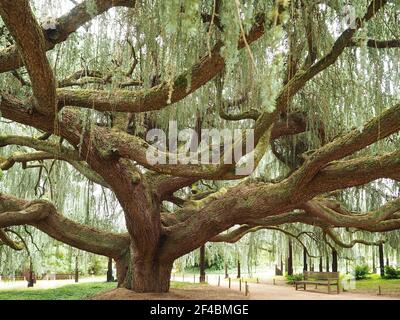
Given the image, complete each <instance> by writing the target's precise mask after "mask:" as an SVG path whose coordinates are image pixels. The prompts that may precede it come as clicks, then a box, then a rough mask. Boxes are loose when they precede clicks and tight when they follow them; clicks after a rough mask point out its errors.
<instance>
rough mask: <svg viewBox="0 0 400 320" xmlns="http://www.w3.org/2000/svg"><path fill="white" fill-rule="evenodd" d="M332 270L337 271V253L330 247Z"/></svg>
mask: <svg viewBox="0 0 400 320" xmlns="http://www.w3.org/2000/svg"><path fill="white" fill-rule="evenodd" d="M332 272H338V254H337V251H336V249H332Z"/></svg>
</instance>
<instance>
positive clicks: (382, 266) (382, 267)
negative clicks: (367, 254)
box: [379, 243, 385, 277]
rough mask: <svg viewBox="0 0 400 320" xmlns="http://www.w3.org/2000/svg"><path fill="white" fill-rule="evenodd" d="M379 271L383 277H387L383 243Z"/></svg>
mask: <svg viewBox="0 0 400 320" xmlns="http://www.w3.org/2000/svg"><path fill="white" fill-rule="evenodd" d="M379 271H380V273H381V277H384V276H385V261H384V256H383V243H380V244H379Z"/></svg>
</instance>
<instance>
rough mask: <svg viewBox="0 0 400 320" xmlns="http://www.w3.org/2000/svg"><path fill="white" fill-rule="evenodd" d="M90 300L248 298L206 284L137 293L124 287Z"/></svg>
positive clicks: (237, 292)
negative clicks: (160, 291)
mask: <svg viewBox="0 0 400 320" xmlns="http://www.w3.org/2000/svg"><path fill="white" fill-rule="evenodd" d="M91 300H248V298H247V297H245V296H244V295H243V293H240V292H239V291H234V290H229V289H225V288H218V287H212V286H208V285H194V284H193V285H187V286H185V287H183V288H179V289H170V292H168V293H137V292H134V291H131V290H128V289H125V288H118V289H114V290H111V291H107V292H103V293H101V294H98V295H96V296H94V297H92V298H91Z"/></svg>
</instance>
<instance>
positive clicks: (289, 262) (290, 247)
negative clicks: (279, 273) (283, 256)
mask: <svg viewBox="0 0 400 320" xmlns="http://www.w3.org/2000/svg"><path fill="white" fill-rule="evenodd" d="M287 274H288V275H289V276H291V275H293V244H292V239H289V244H288V259H287Z"/></svg>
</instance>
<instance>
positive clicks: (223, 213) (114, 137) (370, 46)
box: [0, 0, 400, 292]
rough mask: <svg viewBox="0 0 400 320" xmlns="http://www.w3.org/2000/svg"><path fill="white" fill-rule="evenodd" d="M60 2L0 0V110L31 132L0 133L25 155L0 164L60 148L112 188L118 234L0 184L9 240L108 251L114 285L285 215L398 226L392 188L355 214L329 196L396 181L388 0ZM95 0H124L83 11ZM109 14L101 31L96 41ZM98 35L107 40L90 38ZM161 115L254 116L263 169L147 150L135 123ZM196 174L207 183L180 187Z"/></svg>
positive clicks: (397, 43) (399, 204) (148, 282)
mask: <svg viewBox="0 0 400 320" xmlns="http://www.w3.org/2000/svg"><path fill="white" fill-rule="evenodd" d="M36 2H40V1H36ZM62 2H66V3H69V5H71V2H72V3H74V5H75V6H74V7H73V8H72V9H71V10H70V11H69V12H67V13H65V14H63V15H62V16H60V17H58V18H56V17H53V18H52V19H50V20H49V21H46V22H44V23H39V22H38V19H37V18H36V16H37V15H38V14H40V10H39V9H38V8H36V7H35V9H36V10H35V11H34V12H35V13H34V12H33V11H32V8H31V5H32V3H35V1H32V3H31V4H30V3H29V1H28V0H4V1H1V2H0V14H1V17H2V20H3V23H4V26H3V27H2V29H1V30H2V34H1V35H0V36H1V37H2V44H3V45H4V46H5V47H4V48H2V49H1V50H0V72H1V73H3V74H4V75H6V74H7V75H10V77H8V78H3V81H2V83H3V87H2V88H1V96H0V110H1V116H2V117H3V118H5V119H8V120H10V121H11V122H12V123H9V124H8V125H10V126H13V128H17V126H16V125H15V123H18V124H19V125H23V126H29V127H32V128H34V129H35V130H31V131H30V132H31V135H25V136H22V135H6V136H0V147H5V146H11V145H18V146H23V147H27V148H25V149H24V150H29V151H26V152H19V153H14V154H10V155H8V156H7V157H6V158H4V159H2V160H1V163H0V168H1V170H3V171H6V170H8V169H10V168H12V167H13V166H15V165H16V164H19V163H20V164H22V167H21V168H23V169H25V168H29V167H31V166H30V165H29V164H30V163H34V162H36V161H48V160H54V159H56V160H59V161H66V162H68V163H69V164H71V165H72V167H73V168H74V169H76V170H78V171H79V172H80V173H81V174H83V175H84V176H85V177H86V178H87V179H89V180H91V181H93V182H95V183H97V184H100V185H101V186H103V187H106V188H109V189H110V190H112V192H113V193H114V194H115V196H116V197H117V199H118V201H119V203H120V205H121V207H122V209H123V211H124V216H125V221H126V227H127V231H128V232H127V233H123V234H118V233H112V232H108V231H106V230H99V229H95V228H93V227H89V226H85V225H83V224H80V223H77V222H74V221H72V220H70V219H68V218H66V217H64V216H63V214H62V213H61V212H58V210H57V208H56V207H55V206H54V205H53V204H52V203H51V202H49V201H46V200H44V199H36V200H35V199H34V200H30V199H29V200H28V199H20V198H17V197H15V196H13V195H10V194H4V193H0V228H2V229H0V232H1V238H0V239H1V241H2V242H3V243H5V244H8V245H10V246H15V245H16V243H15V241H13V240H12V238H11V237H10V234H9V233H8V231H10V230H12V227H13V226H21V225H31V226H34V227H36V228H38V229H40V230H41V231H43V232H45V233H47V234H48V235H50V236H51V237H53V238H55V239H57V240H59V241H62V242H64V243H66V244H69V245H71V246H74V247H76V248H79V249H81V250H86V251H89V252H92V253H96V254H100V255H104V256H107V257H110V258H113V259H114V260H115V261H116V263H117V272H118V274H117V277H118V283H119V285H120V286H125V287H127V288H131V289H132V290H135V291H137V292H166V291H168V290H169V282H170V274H171V269H172V266H173V262H174V260H175V259H177V258H178V257H180V256H182V255H184V254H186V253H188V252H191V251H193V250H194V249H196V248H199V247H201V246H202V245H204V244H205V243H206V242H208V241H227V242H234V241H237V240H238V239H240V238H241V237H242V236H243V235H244V234H246V233H248V232H251V231H256V230H259V229H263V228H271V227H276V226H279V225H283V224H288V223H296V222H297V223H303V224H309V225H313V226H316V227H318V228H322V229H323V230H324V232H325V233H326V234H327V235H328V236H330V237H331V238H332V239H334V241H336V242H340V239H338V238H337V236H336V235H335V233H334V231H333V229H334V228H339V227H345V228H356V229H358V230H365V231H369V232H385V231H391V230H395V229H398V228H400V211H399V210H400V199H392V200H389V201H387V202H386V203H385V204H384V205H382V206H381V207H379V208H375V209H373V210H371V211H370V212H362V213H359V212H352V211H351V210H349V209H346V207H345V206H343V205H342V204H341V203H340V202H339V201H338V200H337V199H338V197H336V195H337V193H338V192H339V191H340V190H345V189H347V188H351V187H356V186H361V185H365V184H368V183H371V182H373V181H375V180H377V179H382V178H385V179H391V180H399V179H400V153H399V151H398V146H399V144H398V140H397V139H396V137H397V136H396V134H397V132H398V131H399V130H400V105H399V104H398V103H397V101H396V99H397V98H398V96H399V91H398V88H397V83H398V80H399V75H400V74H399V60H398V50H399V49H398V48H399V47H400V38H396V36H397V37H400V35H399V32H398V23H399V16H398V12H399V9H400V8H399V5H398V4H397V3H396V1H386V0H371V1H369V2H368V1H364V0H360V1H353V2H352V5H353V7H351V6H348V5H345V4H344V3H343V1H310V0H294V1H268V0H265V1H239V0H236V1H234V0H182V1H179V0H172V1H156V0H141V1H139V0H138V1H134V0H84V1H82V2H79V3H78V2H77V1H62ZM113 7H124V8H117V9H118V10H114V11H112V14H111V13H110V15H108V16H107V17H106V18H105V20H99V19H98V16H99V15H102V14H105V13H106V11H108V10H109V9H111V8H113ZM353 9H354V10H353ZM112 21H118V23H119V25H120V29H119V32H117V31H115V32H114V31H112V32H111V33H112V35H110V34H108V35H107V37H106V36H105V35H104V34H102V32H105V31H104V30H106V29H107V23H111V22H112ZM88 23H93V24H95V25H94V26H93V25H92V29H91V30H96V32H97V33H91V34H90V36H91V38H90V39H92V40H91V41H87V39H88V38H85V39H86V40H82V39H84V36H83V34H84V33H85V32H84V31H82V29H80V27H82V26H87V28H90V26H88ZM96 26H97V27H96ZM113 26H115V25H113ZM4 39H7V41H8V42H7V41H6V40H4ZM80 41H81V42H80ZM99 43H100V44H101V46H102V48H108V50H109V51H107V50H105V51H104V50H103V51H101V50H98V49H93V50H91V49H90V47H91V46H93V47H96V46H97V47H96V48H98V44H99ZM116 43H118V45H119V48H120V50H119V51H118V50H115V51H114V52H113V53H116V52H117V51H118V52H117V53H116V55H115V56H112V55H110V54H109V52H111V51H112V50H111V51H110V48H114V49H115V46H116ZM79 50H84V51H85V54H84V55H83V54H82V56H81V57H79V55H78V53H79ZM48 51H49V52H48ZM46 52H48V53H47V54H46ZM64 52H65V54H63V53H64ZM110 56H112V57H111V58H110ZM71 57H72V58H71ZM79 60H81V61H79ZM89 60H93V61H96V63H89V62H88V61H89ZM196 60H197V61H196ZM93 66H95V67H97V68H93ZM25 70H26V72H25ZM66 71H69V72H70V74H69V75H67V76H64V74H65V72H66ZM11 77H13V80H11ZM4 79H5V80H4ZM7 79H8V80H7ZM382 81H385V83H382ZM11 83H12V85H11ZM15 83H17V84H15ZM83 109H85V110H83ZM172 117H175V119H178V120H179V121H181V120H182V119H183V120H182V121H183V123H178V125H179V126H180V127H184V126H185V125H186V126H190V127H192V128H194V129H195V130H197V132H199V131H200V130H201V128H202V127H205V126H207V125H208V126H216V127H231V128H241V129H243V130H244V129H254V140H255V148H254V152H253V154H252V155H253V156H254V160H255V167H256V170H258V172H259V171H260V166H262V163H263V161H262V158H263V157H264V156H268V155H269V156H271V153H270V151H271V152H272V153H273V154H274V156H275V161H277V162H279V164H278V165H279V166H280V167H279V168H280V169H279V170H278V171H279V172H280V173H281V175H279V176H276V175H273V174H271V172H272V170H271V171H270V172H269V171H268V169H269V167H268V166H265V165H264V167H263V170H262V171H263V172H262V174H258V175H255V174H253V175H249V176H248V177H244V176H242V175H237V174H236V171H235V169H236V166H237V163H233V164H230V165H229V164H207V165H205V164H190V165H185V164H180V163H178V164H172V163H167V164H158V163H156V164H154V163H152V162H149V161H148V157H146V152H147V149H148V148H149V144H148V143H147V142H146V141H145V139H144V134H145V132H147V131H148V130H150V129H152V128H163V126H164V124H165V119H169V118H172ZM363 122H364V123H363ZM249 151H250V150H247V152H249ZM225 152H232V150H228V151H226V150H225ZM222 157H223V155H222V156H221V158H222ZM170 158H173V155H171V154H167V159H170ZM4 175H5V177H3V179H5V180H6V179H7V176H6V174H4ZM256 176H257V177H256ZM201 181H209V182H210V181H212V182H216V183H213V185H212V187H210V188H209V189H207V188H203V189H201V188H197V189H200V191H198V192H195V191H194V190H192V192H190V194H189V195H188V193H187V192H186V193H185V194H186V197H182V194H183V193H182V191H181V190H182V189H185V188H186V187H190V186H196V185H198V184H199V183H200V182H201ZM205 184H207V182H206V183H205ZM217 186H218V187H217ZM77 187H79V186H77ZM166 202H170V203H174V204H175V206H174V207H173V208H174V209H173V210H167V209H168V208H167V207H166V206H165V203H166ZM235 226H236V227H235ZM232 227H235V228H234V229H231V228H232ZM226 230H229V232H228V233H225V231H226Z"/></svg>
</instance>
